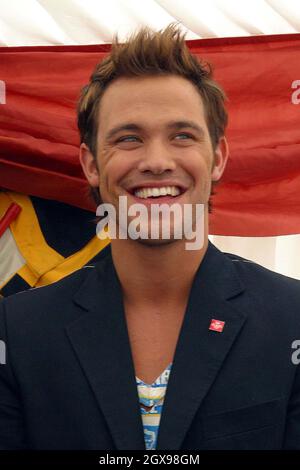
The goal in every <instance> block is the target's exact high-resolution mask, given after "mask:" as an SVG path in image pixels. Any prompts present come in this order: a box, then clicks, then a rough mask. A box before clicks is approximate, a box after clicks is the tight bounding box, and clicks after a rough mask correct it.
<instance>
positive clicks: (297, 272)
mask: <svg viewBox="0 0 300 470" xmlns="http://www.w3.org/2000/svg"><path fill="white" fill-rule="evenodd" d="M209 239H210V240H211V241H212V243H214V244H215V245H216V246H217V247H218V248H219V249H220V250H221V251H225V252H228V253H234V254H237V255H239V256H242V257H243V258H247V259H250V260H252V261H255V262H256V263H259V264H261V265H262V266H265V267H266V268H268V269H271V270H272V271H276V272H278V273H280V274H284V275H286V276H290V277H294V278H296V279H300V235H288V236H282V237H222V236H219V235H210V236H209Z"/></svg>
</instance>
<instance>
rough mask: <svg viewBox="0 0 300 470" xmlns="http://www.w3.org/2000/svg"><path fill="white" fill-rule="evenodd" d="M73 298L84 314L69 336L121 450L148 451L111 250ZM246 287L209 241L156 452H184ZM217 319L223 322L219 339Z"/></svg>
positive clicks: (237, 322)
mask: <svg viewBox="0 0 300 470" xmlns="http://www.w3.org/2000/svg"><path fill="white" fill-rule="evenodd" d="M105 251H106V255H105V256H103V259H102V260H101V261H100V262H99V263H98V264H97V265H96V268H95V269H93V270H92V271H91V273H89V276H88V278H87V279H86V280H85V281H84V283H83V284H82V286H81V288H80V290H79V291H78V292H77V294H76V295H75V297H74V302H75V303H76V305H78V306H80V308H81V309H84V310H85V311H86V314H84V315H82V316H80V318H79V319H77V320H76V321H75V322H73V323H71V324H70V325H68V327H67V334H68V336H69V339H70V341H71V343H72V345H73V347H74V349H75V351H76V353H77V357H78V360H79V362H80V364H81V367H82V368H83V370H84V372H85V374H86V376H87V379H88V381H89V382H90V385H91V387H92V389H93V391H94V394H95V396H96V398H97V401H98V404H99V406H100V408H101V411H102V413H103V414H104V416H105V418H106V421H107V424H108V427H109V429H110V432H111V434H112V437H113V439H114V442H115V445H116V448H117V449H120V450H133V449H145V443H144V435H143V427H142V420H141V415H140V406H139V401H138V393H137V386H136V381H135V371H134V364H133V359H132V354H131V349H130V343H129V335H128V330H127V325H126V319H125V315H124V309H123V301H122V293H121V286H120V283H119V280H118V277H117V273H116V271H115V268H114V265H113V262H112V257H111V252H110V248H109V247H108V248H106V249H105ZM243 290H244V286H243V284H242V282H241V280H240V278H239V276H238V274H237V272H236V269H235V267H234V263H232V261H231V260H230V259H229V258H228V257H227V256H226V255H224V254H223V253H221V252H220V251H219V250H218V249H217V248H216V247H214V246H213V245H212V244H211V243H210V242H209V245H208V249H207V251H206V254H205V256H204V258H203V260H202V262H201V265H200V267H199V269H198V271H197V273H196V276H195V279H194V282H193V285H192V289H191V293H190V297H189V301H188V305H187V310H186V314H185V317H184V320H183V324H182V327H181V331H180V335H179V339H178V342H177V346H176V350H175V356H174V360H173V366H172V369H171V373H170V376H169V382H168V387H167V391H166V395H165V400H164V405H163V410H162V416H161V421H160V427H159V435H158V442H157V449H158V450H159V449H164V450H169V449H170V450H178V449H180V447H181V445H182V442H183V440H184V437H185V435H186V433H187V431H188V429H189V427H190V425H191V422H192V420H193V418H194V416H195V413H196V412H197V410H198V409H199V407H200V406H201V403H202V401H203V400H204V398H205V396H206V394H207V393H208V391H209V389H210V387H211V386H212V384H213V382H214V380H215V378H216V376H217V374H218V372H219V370H220V368H221V367H222V364H223V362H224V360H225V358H226V356H227V354H228V353H229V351H230V349H231V347H232V345H233V342H234V341H235V339H236V337H237V335H238V334H239V332H240V330H241V328H242V326H243V323H244V321H245V319H246V314H245V313H244V312H241V311H239V310H236V309H235V307H233V306H232V305H231V304H230V301H229V300H230V299H231V298H232V297H236V296H237V295H239V294H241V293H242V292H243ZM212 319H216V320H221V321H224V322H225V325H224V329H223V331H222V332H221V333H218V332H216V331H212V330H210V329H209V327H210V323H211V320H212Z"/></svg>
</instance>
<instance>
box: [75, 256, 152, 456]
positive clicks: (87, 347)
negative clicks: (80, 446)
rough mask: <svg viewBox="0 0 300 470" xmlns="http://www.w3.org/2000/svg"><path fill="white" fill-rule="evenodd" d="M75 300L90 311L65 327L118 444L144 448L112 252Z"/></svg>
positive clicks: (126, 332)
mask: <svg viewBox="0 0 300 470" xmlns="http://www.w3.org/2000/svg"><path fill="white" fill-rule="evenodd" d="M109 252H110V250H109ZM74 300H75V303H77V304H79V305H80V306H81V307H82V308H84V309H85V310H87V313H85V314H83V315H82V316H81V317H80V318H79V319H78V320H76V321H75V322H73V323H72V324H70V325H69V326H68V327H67V334H68V336H69V339H70V341H71V343H72V345H73V348H74V350H75V352H76V354H77V357H78V359H79V362H80V364H81V367H82V368H83V370H84V373H85V374H86V377H87V379H88V381H89V383H90V385H91V387H92V389H93V392H94V394H95V397H96V399H97V401H98V403H99V406H100V408H101V410H102V412H103V414H104V416H105V418H106V421H107V424H108V427H109V429H110V432H111V435H112V437H113V440H114V442H115V445H116V448H117V449H120V450H132V449H145V443H144V435H143V427H142V420H141V415H140V408H139V402H138V394H137V387H136V382H135V371H134V366H133V360H132V356H131V349H130V343H129V336H128V331H127V326H126V320H125V316H124V313H123V303H122V296H121V288H120V284H119V281H118V279H117V276H116V273H115V270H114V267H113V263H112V258H111V256H107V258H106V259H105V261H103V262H101V263H100V264H99V266H97V267H96V268H95V269H93V270H92V272H91V275H90V276H89V278H88V279H87V281H86V282H85V283H84V284H83V285H82V287H81V289H80V291H79V292H78V293H77V295H76V297H75V299H74Z"/></svg>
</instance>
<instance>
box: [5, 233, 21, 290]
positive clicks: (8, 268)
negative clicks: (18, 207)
mask: <svg viewBox="0 0 300 470" xmlns="http://www.w3.org/2000/svg"><path fill="white" fill-rule="evenodd" d="M24 264H25V260H24V258H23V256H22V255H21V253H20V251H19V249H18V247H17V245H16V242H15V239H14V237H13V236H12V233H11V231H10V229H9V228H8V229H7V230H5V232H4V233H3V235H2V237H0V287H1V286H2V285H3V284H4V283H5V282H6V281H7V280H8V279H9V278H10V277H11V276H13V275H14V274H15V273H16V272H17V271H18V270H19V269H20V268H21V267H22V266H23V265H24Z"/></svg>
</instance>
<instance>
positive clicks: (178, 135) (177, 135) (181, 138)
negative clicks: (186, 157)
mask: <svg viewBox="0 0 300 470" xmlns="http://www.w3.org/2000/svg"><path fill="white" fill-rule="evenodd" d="M177 138H179V140H186V139H192V138H193V136H192V135H191V134H186V133H185V132H181V133H180V134H176V135H175V139H177Z"/></svg>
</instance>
